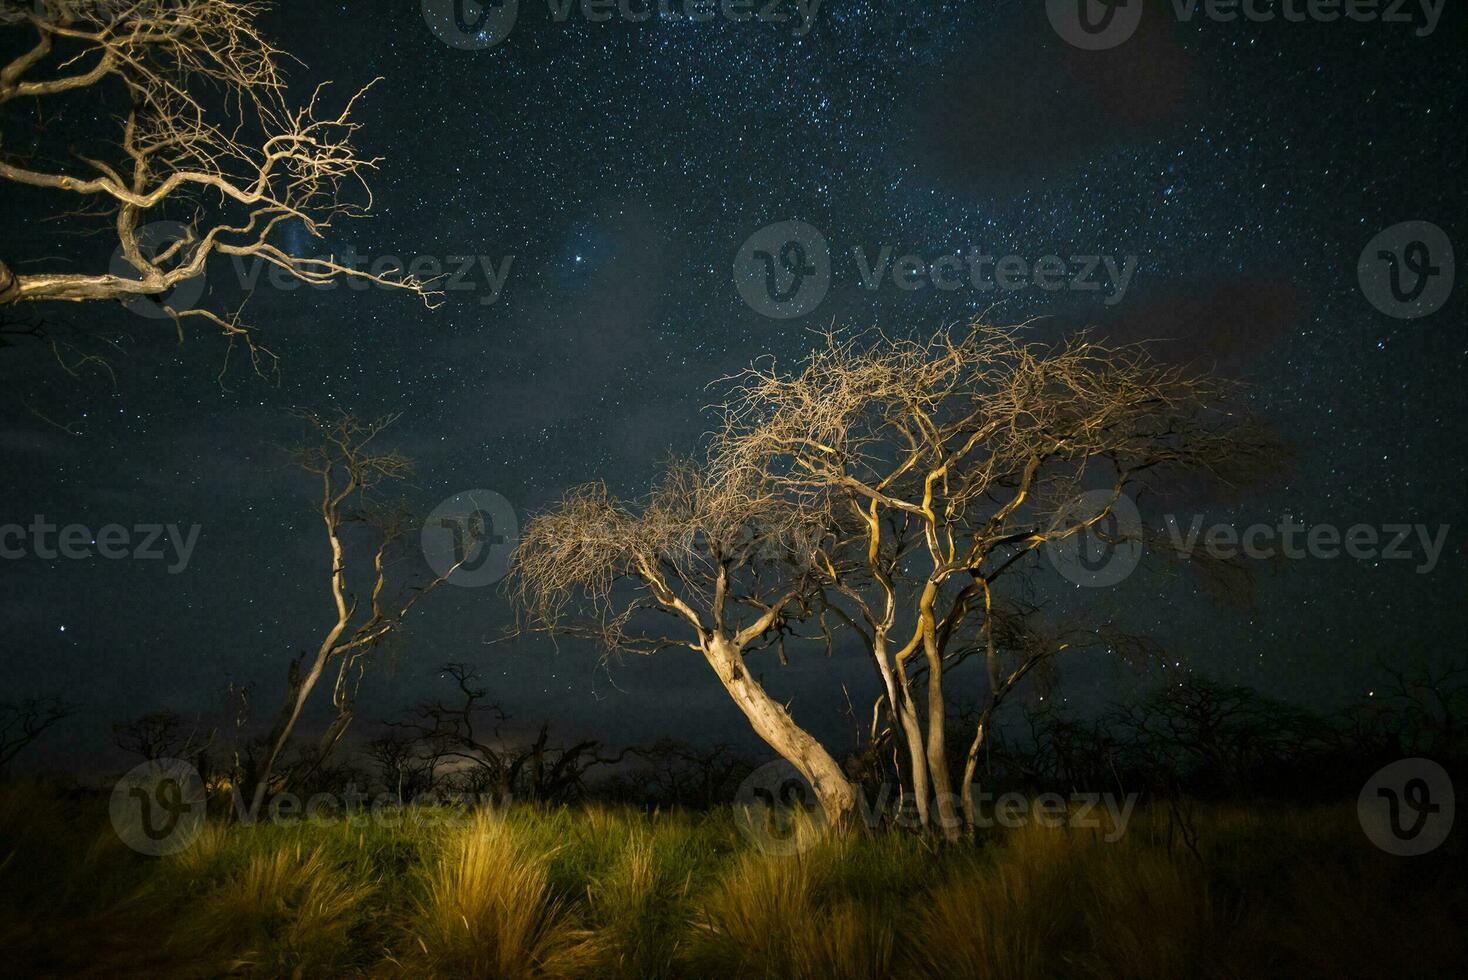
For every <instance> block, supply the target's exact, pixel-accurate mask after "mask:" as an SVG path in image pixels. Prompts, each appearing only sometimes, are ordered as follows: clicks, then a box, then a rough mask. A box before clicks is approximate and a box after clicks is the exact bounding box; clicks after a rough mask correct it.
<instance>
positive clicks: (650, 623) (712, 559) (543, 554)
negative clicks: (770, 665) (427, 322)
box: [511, 462, 856, 820]
mask: <svg viewBox="0 0 1468 980" xmlns="http://www.w3.org/2000/svg"><path fill="white" fill-rule="evenodd" d="M825 524H826V516H825V515H823V514H821V513H819V512H818V511H813V510H807V509H802V508H800V507H798V506H792V503H791V501H790V500H788V499H786V498H784V497H782V496H781V495H779V494H778V493H777V492H774V490H773V489H772V488H771V487H770V486H769V485H768V483H767V482H766V481H765V479H764V477H763V475H762V474H760V473H758V472H757V471H754V470H747V471H745V472H743V473H739V474H731V473H729V472H723V473H721V474H719V475H718V478H717V479H711V475H710V473H709V471H708V470H707V469H705V468H701V467H698V466H695V465H694V464H692V463H689V462H675V463H674V464H673V465H671V466H670V467H669V469H668V472H667V474H666V475H665V477H664V478H663V480H662V482H661V483H660V484H659V485H658V486H657V487H656V489H655V490H654V491H653V493H652V494H651V495H650V496H649V497H648V498H647V499H646V500H644V501H642V502H640V503H627V502H623V501H620V500H617V499H615V498H613V497H612V496H611V495H610V494H609V493H608V491H607V488H606V486H605V485H604V484H601V483H593V484H588V485H586V486H582V487H578V488H576V489H574V490H572V491H571V492H570V493H568V494H567V495H566V496H565V498H564V499H563V500H562V501H561V502H560V504H558V505H557V506H555V507H553V508H551V509H550V510H548V511H546V512H544V513H541V514H537V515H535V516H534V517H532V518H531V519H530V520H529V521H528V522H527V523H526V525H525V527H524V529H523V531H522V534H521V540H520V546H519V549H518V551H517V554H516V556H515V562H514V568H513V572H512V574H513V578H512V580H511V586H512V594H513V595H514V597H515V598H516V600H517V603H518V606H519V608H520V609H521V611H522V612H523V613H524V614H525V616H526V617H527V623H528V625H529V626H530V627H531V628H535V629H544V630H546V631H548V632H551V633H553V634H556V633H562V634H575V635H581V636H587V637H590V638H592V639H593V640H595V641H596V642H598V643H599V644H600V645H601V646H602V647H603V649H604V650H605V651H607V652H608V653H618V652H620V653H628V654H636V655H643V656H652V655H655V654H658V653H661V652H663V651H666V650H670V649H685V650H692V651H694V652H696V653H697V654H699V655H700V656H702V657H703V659H704V660H705V661H706V662H707V663H708V665H709V667H710V668H712V670H713V671H714V674H715V676H717V677H718V679H719V682H720V683H721V684H722V685H723V687H724V690H725V691H726V692H728V694H729V697H730V698H731V699H732V700H733V701H734V703H735V704H736V705H737V706H738V707H739V709H740V711H742V712H743V713H744V716H745V717H746V718H747V719H748V720H749V723H750V726H751V727H752V728H753V729H754V731H755V733H756V734H758V735H759V736H760V738H762V739H764V741H765V742H766V743H767V744H768V745H769V746H770V747H771V748H772V749H774V750H775V751H776V752H778V753H779V754H780V755H781V756H783V757H784V758H785V759H787V760H788V761H789V762H790V763H791V764H792V765H793V766H795V768H796V769H797V770H798V771H799V772H800V773H801V774H802V775H803V776H804V777H805V778H806V779H807V780H809V781H810V784H811V786H812V788H813V789H814V791H815V794H816V797H817V798H818V800H819V801H820V804H821V806H822V808H823V809H824V810H825V812H826V814H827V816H828V817H830V818H831V819H833V820H841V819H843V818H844V817H845V816H846V815H847V814H849V813H850V812H851V811H852V810H853V808H854V806H855V804H856V790H855V787H854V786H853V785H852V783H851V781H850V780H849V779H847V777H846V774H845V773H844V772H843V771H842V769H841V766H840V765H838V764H837V762H836V760H835V759H834V758H832V756H831V754H830V752H828V751H827V750H826V749H825V747H824V746H822V745H821V744H820V742H818V741H817V740H816V739H815V738H814V737H813V736H812V735H811V734H810V733H809V732H807V731H806V730H805V729H804V728H802V727H800V726H799V725H798V724H796V722H795V720H794V718H792V717H791V715H790V713H789V712H788V711H787V710H786V709H785V706H784V705H782V704H780V702H778V701H776V700H775V699H774V698H773V697H771V696H770V694H769V692H767V691H766V690H765V688H764V685H763V684H762V683H761V682H760V680H759V678H758V676H757V675H756V674H755V673H754V671H753V670H752V669H751V667H750V665H749V663H748V661H747V658H748V657H749V656H750V655H751V654H753V653H755V652H756V651H759V650H762V649H766V648H769V647H777V648H779V649H781V651H782V655H783V642H784V639H785V637H786V635H787V634H788V633H789V632H790V630H791V626H792V623H793V622H794V621H795V620H797V619H799V618H801V617H802V616H804V615H805V614H807V613H808V612H809V611H810V607H809V604H808V598H809V596H810V595H811V592H812V589H813V587H814V586H815V584H816V578H815V575H814V573H813V572H812V571H811V570H810V569H809V567H807V566H806V565H804V564H803V563H802V562H801V561H800V558H801V557H802V556H804V555H807V554H809V552H810V549H811V544H810V541H809V539H810V537H811V536H812V535H819V534H820V533H822V531H823V529H824V527H825Z"/></svg>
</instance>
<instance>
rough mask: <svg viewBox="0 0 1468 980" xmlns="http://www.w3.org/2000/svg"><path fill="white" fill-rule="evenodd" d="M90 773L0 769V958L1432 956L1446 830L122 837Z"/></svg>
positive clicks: (480, 816) (225, 832)
mask: <svg viewBox="0 0 1468 980" xmlns="http://www.w3.org/2000/svg"><path fill="white" fill-rule="evenodd" d="M98 803H99V801H98V800H97V799H96V798H95V797H93V796H63V795H59V794H57V793H54V792H48V791H45V790H42V789H39V788H36V787H25V786H17V785H13V786H11V787H10V788H9V789H7V790H5V791H4V792H3V793H0V949H4V950H5V951H6V952H5V955H6V961H7V962H6V973H7V974H9V975H12V976H54V975H86V976H98V977H104V976H105V977H124V976H139V977H141V976H148V977H207V976H227V975H228V976H233V975H239V976H269V977H277V976H308V977H325V976H331V977H343V976H405V977H487V978H496V977H504V978H511V977H598V978H600V977H609V978H616V977H627V978H633V977H637V978H642V977H712V978H717V977H782V978H784V977H789V978H798V977H811V978H818V977H831V978H837V977H839V978H843V980H845V978H858V977H944V978H952V977H1057V976H1059V977H1123V976H1126V977H1180V976H1291V977H1302V976H1319V977H1324V976H1375V975H1392V976H1404V975H1405V976H1452V975H1457V969H1456V968H1457V966H1459V965H1460V964H1462V963H1463V962H1468V936H1465V934H1464V932H1463V930H1462V928H1461V924H1462V922H1463V921H1465V915H1468V891H1465V887H1464V883H1463V874H1462V873H1463V871H1464V862H1463V861H1462V857H1463V853H1462V846H1461V843H1460V841H1459V840H1457V839H1450V840H1449V842H1448V844H1447V845H1445V846H1444V848H1443V849H1441V850H1439V851H1438V852H1436V853H1434V854H1433V856H1432V857H1430V858H1427V859H1420V860H1413V859H1407V858H1400V857H1393V856H1391V855H1388V854H1385V853H1383V852H1381V851H1378V850H1377V849H1376V848H1375V847H1373V846H1372V845H1371V844H1370V843H1369V842H1368V841H1367V839H1366V838H1365V837H1364V835H1363V834H1362V832H1361V830H1360V828H1359V827H1358V826H1357V822H1356V815H1355V813H1354V810H1353V808H1351V807H1349V806H1329V807H1315V808H1304V807H1298V808H1283V807H1282V808H1278V809H1266V808H1260V807H1254V808H1229V807H1223V806H1211V807H1193V808H1191V810H1190V816H1189V819H1190V821H1191V825H1192V826H1191V829H1190V832H1189V834H1188V835H1187V837H1188V841H1190V842H1191V844H1185V842H1184V840H1183V839H1182V835H1180V834H1178V833H1177V832H1176V821H1177V813H1176V812H1175V809H1165V808H1162V807H1156V808H1151V809H1148V808H1143V809H1141V810H1139V811H1138V812H1137V813H1136V814H1135V815H1134V816H1133V818H1132V821H1131V824H1130V826H1129V828H1128V829H1127V832H1126V833H1125V834H1124V835H1122V836H1121V837H1120V839H1119V840H1117V841H1116V842H1115V843H1108V842H1107V837H1108V836H1109V834H1108V832H1107V829H1106V828H1103V829H1100V830H1079V829H1074V828H1071V829H1065V828H1060V829H1046V828H1044V827H1041V826H1039V825H1038V823H1031V824H1029V825H1027V826H1025V827H1023V828H1021V829H1012V830H993V831H990V832H988V834H987V835H986V836H985V837H983V839H981V840H980V841H979V842H978V844H977V845H976V846H975V845H970V844H961V845H953V844H939V843H936V842H934V841H932V840H931V839H927V838H922V837H917V836H914V835H911V834H907V833H903V832H901V831H896V830H893V831H887V830H883V831H877V832H865V831H860V830H858V831H856V832H852V833H849V834H846V835H840V836H837V835H820V834H818V832H817V831H816V829H815V828H814V827H810V826H806V827H802V828H800V829H799V831H798V832H799V833H800V834H804V835H808V838H809V839H808V840H807V841H806V843H808V845H809V846H808V847H806V848H805V849H803V850H801V851H800V852H799V853H798V854H794V855H789V856H779V855H773V854H767V853H763V852H761V851H760V850H758V849H756V848H755V847H753V846H752V845H751V844H749V843H748V842H747V841H746V840H745V839H744V837H743V836H741V834H740V832H739V830H738V824H737V823H736V821H735V820H734V819H733V815H732V814H731V813H730V812H729V811H728V810H715V811H711V812H707V813H695V812H688V811H672V812H668V811H662V812H656V811H655V812H652V813H647V812H643V811H639V810H635V809H631V808H611V807H601V806H595V805H587V806H584V807H547V806H533V805H524V806H514V807H509V808H506V809H502V810H499V811H485V812H479V813H458V812H449V811H427V810H423V811H415V810H412V809H411V808H410V809H408V810H406V811H403V812H401V813H399V814H397V816H398V817H399V819H396V820H394V821H392V822H391V823H385V822H383V821H381V820H374V819H372V818H371V817H370V816H368V815H365V814H359V815H357V816H354V817H339V818H336V819H332V820H329V821H320V820H318V821H316V822H315V823H310V822H304V821H295V822H278V823H270V824H260V825H257V826H243V825H239V824H225V823H210V824H208V825H206V827H205V828H204V830H203V832H202V833H200V834H199V835H198V837H197V838H196V839H195V840H194V841H193V843H192V845H191V846H190V847H189V848H188V849H186V850H184V851H182V852H181V853H179V854H176V855H173V856H171V857H166V858H158V859H154V858H146V857H142V856H140V855H137V854H135V853H133V852H132V851H130V850H128V849H127V848H126V847H125V846H124V845H123V844H122V843H121V842H120V841H119V840H118V839H117V837H116V836H115V835H114V834H113V832H112V830H111V828H110V827H109V826H108V824H107V821H106V817H105V814H103V813H101V812H100V810H101V808H100V807H99V806H98Z"/></svg>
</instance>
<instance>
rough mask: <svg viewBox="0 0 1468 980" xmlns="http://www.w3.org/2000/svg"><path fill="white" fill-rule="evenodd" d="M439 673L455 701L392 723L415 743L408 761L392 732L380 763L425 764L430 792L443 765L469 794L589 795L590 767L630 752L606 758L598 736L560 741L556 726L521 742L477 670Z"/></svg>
mask: <svg viewBox="0 0 1468 980" xmlns="http://www.w3.org/2000/svg"><path fill="white" fill-rule="evenodd" d="M439 671H440V673H442V674H446V675H448V676H449V677H450V678H452V679H453V681H454V685H455V687H456V688H457V693H456V695H455V696H454V697H453V699H452V700H443V699H439V700H433V701H424V702H422V703H420V704H419V705H418V706H417V707H416V708H415V709H414V710H413V713H412V715H411V716H410V717H409V718H407V719H405V720H401V721H396V722H393V723H392V727H393V728H394V729H395V730H396V731H395V733H394V735H396V736H401V737H402V738H403V739H404V740H405V741H406V743H407V744H408V745H410V746H412V747H413V748H412V752H411V754H410V755H409V756H408V758H407V759H406V760H404V759H403V753H402V752H401V744H402V743H401V742H398V741H397V740H396V739H394V738H393V737H392V736H389V738H388V739H386V740H384V741H383V742H382V744H381V745H380V746H378V747H377V751H378V756H379V761H382V760H383V759H384V758H385V759H387V760H390V761H394V762H396V763H397V764H399V765H402V764H403V763H404V761H406V764H407V765H408V766H409V767H410V768H411V767H413V766H417V767H418V769H417V771H418V772H420V773H421V778H420V779H419V780H418V784H419V785H420V787H421V788H422V789H431V788H432V787H433V785H434V784H435V783H437V782H438V780H439V776H440V772H439V770H440V768H441V767H442V768H443V770H444V772H443V773H442V776H443V778H444V779H445V780H447V781H449V782H450V783H451V784H452V785H454V786H456V787H458V788H459V789H462V790H464V791H466V792H469V793H474V794H483V793H492V794H498V795H499V796H500V797H502V798H504V797H510V796H513V797H517V798H520V799H531V800H558V801H565V800H570V799H573V798H575V797H577V796H579V795H581V793H582V792H584V790H585V788H586V786H585V777H586V773H587V771H588V770H590V769H591V768H593V767H595V766H600V765H613V764H615V763H617V762H620V761H621V759H622V757H623V755H625V754H626V753H619V754H617V755H615V756H610V757H607V756H603V755H602V754H601V752H600V749H601V743H600V742H598V741H596V740H594V739H585V740H582V741H580V742H575V743H573V744H570V745H552V744H551V741H550V725H549V723H545V724H542V725H541V726H540V731H539V732H538V734H537V735H536V737H535V738H534V739H533V740H532V741H530V742H528V743H518V742H515V741H513V740H511V739H509V738H506V737H505V736H504V735H502V734H501V730H500V725H501V723H503V722H505V721H507V720H508V716H507V715H506V714H505V712H504V711H503V710H502V709H501V708H500V706H499V705H498V704H495V703H493V702H491V701H489V700H487V698H488V695H489V689H488V688H486V687H484V686H483V684H482V682H481V681H480V679H479V675H478V673H477V672H476V671H475V670H474V669H473V668H472V667H470V666H468V665H467V664H462V663H449V664H444V665H443V666H442V667H441V668H439Z"/></svg>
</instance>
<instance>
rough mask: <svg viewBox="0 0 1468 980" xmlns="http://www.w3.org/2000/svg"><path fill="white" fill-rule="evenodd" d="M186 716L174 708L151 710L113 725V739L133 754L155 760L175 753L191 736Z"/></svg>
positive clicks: (124, 749) (121, 747)
mask: <svg viewBox="0 0 1468 980" xmlns="http://www.w3.org/2000/svg"><path fill="white" fill-rule="evenodd" d="M184 725H185V722H184V719H183V717H182V716H181V715H179V714H178V713H177V712H173V711H150V712H148V713H147V714H146V715H142V716H141V717H138V718H134V719H133V720H132V721H126V722H118V723H117V724H115V725H113V726H112V741H113V742H114V743H115V744H116V745H117V747H118V748H120V749H122V750H123V751H124V752H127V753H130V754H132V755H138V756H142V757H143V758H144V759H147V760H149V761H152V760H154V759H162V758H164V757H166V756H172V755H175V754H176V753H177V751H178V748H179V746H181V745H183V744H184V742H185V740H186V739H188V737H189V733H188V732H186V731H185V729H184Z"/></svg>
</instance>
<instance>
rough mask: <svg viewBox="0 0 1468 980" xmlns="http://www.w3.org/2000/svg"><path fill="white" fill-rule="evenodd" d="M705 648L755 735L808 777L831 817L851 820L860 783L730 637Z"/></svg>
mask: <svg viewBox="0 0 1468 980" xmlns="http://www.w3.org/2000/svg"><path fill="white" fill-rule="evenodd" d="M703 653H704V657H705V658H706V659H707V660H708V662H709V665H710V666H712V667H713V668H714V672H715V673H717V674H718V675H719V680H720V681H721V682H723V685H724V689H725V690H727V691H728V692H729V696H730V697H731V698H733V699H734V703H735V704H737V705H738V706H739V710H740V711H743V712H744V716H745V717H746V718H748V719H749V723H750V725H751V726H753V728H754V730H755V734H757V735H759V737H760V738H762V739H764V740H765V742H766V743H767V744H768V745H769V746H770V748H772V749H774V750H775V751H776V752H778V753H779V754H780V755H781V756H782V757H783V758H784V759H785V760H786V761H788V762H789V763H790V764H791V765H792V766H794V767H795V768H796V769H797V770H798V771H799V772H800V774H801V775H802V776H804V777H805V778H806V779H808V780H810V784H811V786H812V788H814V789H815V793H816V799H817V800H819V802H820V804H821V809H823V810H824V811H825V814H826V819H827V821H828V822H829V823H831V824H839V823H843V822H845V821H846V820H847V819H849V818H850V816H851V814H852V812H853V811H854V810H855V809H856V787H855V786H854V785H853V784H852V782H851V780H849V779H847V778H846V774H845V773H844V772H842V771H841V766H840V765H839V764H837V762H836V760H835V759H833V758H832V757H831V754H830V753H829V752H827V751H826V749H825V747H824V746H822V745H821V743H820V742H817V741H816V740H815V738H814V737H812V736H811V734H810V733H809V732H807V731H806V730H805V729H803V728H801V727H800V726H799V725H797V724H796V723H795V719H793V718H791V717H790V714H789V712H787V711H786V710H785V709H784V707H783V706H781V705H780V703H779V702H777V701H776V700H775V699H774V698H772V697H770V695H769V694H768V693H767V692H766V691H765V689H764V687H762V686H761V685H760V683H759V682H758V681H757V680H755V679H754V678H753V677H751V676H750V675H749V672H748V671H747V670H745V668H744V658H743V657H742V656H741V655H740V652H739V650H738V649H736V648H735V646H734V644H733V643H731V642H730V641H729V640H728V639H726V638H724V637H719V636H715V637H712V638H710V639H708V640H706V641H705V642H704V644H703Z"/></svg>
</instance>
